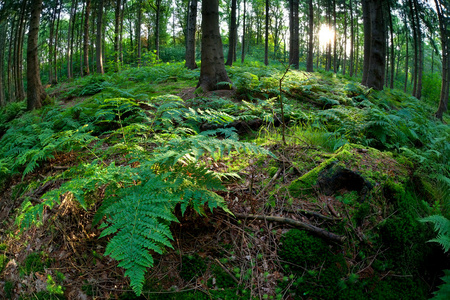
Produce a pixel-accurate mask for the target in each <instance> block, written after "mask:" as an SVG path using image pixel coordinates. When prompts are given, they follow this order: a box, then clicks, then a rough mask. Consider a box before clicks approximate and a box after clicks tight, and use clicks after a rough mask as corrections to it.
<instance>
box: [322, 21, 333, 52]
mask: <svg viewBox="0 0 450 300" xmlns="http://www.w3.org/2000/svg"><path fill="white" fill-rule="evenodd" d="M333 38H334V31H333V30H332V29H331V28H330V27H328V26H327V25H325V24H322V26H321V27H320V30H319V43H320V47H321V48H322V49H324V48H326V46H327V45H328V44H329V43H331V41H332V39H333Z"/></svg>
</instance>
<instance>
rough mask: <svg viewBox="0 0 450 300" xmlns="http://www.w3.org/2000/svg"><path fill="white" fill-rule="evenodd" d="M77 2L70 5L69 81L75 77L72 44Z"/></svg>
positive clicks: (68, 39) (73, 1) (73, 0)
mask: <svg viewBox="0 0 450 300" xmlns="http://www.w3.org/2000/svg"><path fill="white" fill-rule="evenodd" d="M77 2H78V1H76V0H72V4H71V5H70V13H69V29H68V30H67V34H68V37H67V79H71V78H72V77H73V71H72V42H73V26H74V25H75V24H74V23H75V21H74V18H75V11H76V5H77Z"/></svg>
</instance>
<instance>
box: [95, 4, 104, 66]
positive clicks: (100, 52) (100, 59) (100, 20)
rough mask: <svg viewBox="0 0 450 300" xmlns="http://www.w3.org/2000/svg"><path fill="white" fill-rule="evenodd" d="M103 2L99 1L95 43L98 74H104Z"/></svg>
mask: <svg viewBox="0 0 450 300" xmlns="http://www.w3.org/2000/svg"><path fill="white" fill-rule="evenodd" d="M102 37H103V0H99V1H98V6H97V38H96V43H95V57H96V63H97V73H99V74H104V73H105V71H104V69H103V45H102V42H103V38H102Z"/></svg>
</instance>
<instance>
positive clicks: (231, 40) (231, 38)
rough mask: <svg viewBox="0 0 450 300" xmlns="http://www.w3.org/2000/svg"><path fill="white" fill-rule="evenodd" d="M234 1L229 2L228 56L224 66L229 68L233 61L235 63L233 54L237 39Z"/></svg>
mask: <svg viewBox="0 0 450 300" xmlns="http://www.w3.org/2000/svg"><path fill="white" fill-rule="evenodd" d="M236 27H237V26H236V0H231V18H230V30H229V33H228V56H227V62H226V63H225V65H227V66H231V65H233V61H235V53H236V37H237V34H236V33H237V28H236Z"/></svg>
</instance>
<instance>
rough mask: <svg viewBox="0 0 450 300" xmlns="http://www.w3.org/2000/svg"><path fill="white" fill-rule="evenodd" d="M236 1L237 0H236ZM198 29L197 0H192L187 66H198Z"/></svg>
mask: <svg viewBox="0 0 450 300" xmlns="http://www.w3.org/2000/svg"><path fill="white" fill-rule="evenodd" d="M234 1H236V0H234ZM196 29H197V0H190V1H189V4H188V20H187V36H186V56H185V59H186V63H185V66H186V68H188V69H190V70H193V69H196V68H197V63H196V62H195V34H196V31H197V30H196Z"/></svg>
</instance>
